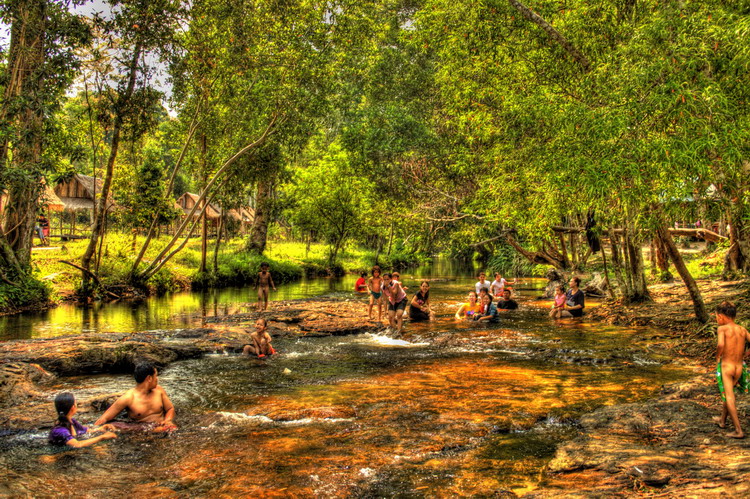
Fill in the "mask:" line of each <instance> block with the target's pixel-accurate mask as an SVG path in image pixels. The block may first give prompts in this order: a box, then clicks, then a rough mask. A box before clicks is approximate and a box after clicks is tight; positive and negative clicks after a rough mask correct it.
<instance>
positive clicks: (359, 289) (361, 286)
mask: <svg viewBox="0 0 750 499" xmlns="http://www.w3.org/2000/svg"><path fill="white" fill-rule="evenodd" d="M366 277H367V272H362V273H361V274H360V275H359V279H357V282H355V283H354V292H355V293H367V280H366Z"/></svg>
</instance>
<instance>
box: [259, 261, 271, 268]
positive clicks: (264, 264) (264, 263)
mask: <svg viewBox="0 0 750 499" xmlns="http://www.w3.org/2000/svg"><path fill="white" fill-rule="evenodd" d="M268 266H269V265H268V262H261V264H260V268H263V267H268Z"/></svg>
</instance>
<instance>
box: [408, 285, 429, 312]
mask: <svg viewBox="0 0 750 499" xmlns="http://www.w3.org/2000/svg"><path fill="white" fill-rule="evenodd" d="M432 318H433V313H432V311H431V310H430V283H429V282H427V281H422V284H420V285H419V291H417V293H416V294H415V295H414V297H413V298H412V299H411V305H410V306H409V320H411V321H412V322H421V321H429V320H432Z"/></svg>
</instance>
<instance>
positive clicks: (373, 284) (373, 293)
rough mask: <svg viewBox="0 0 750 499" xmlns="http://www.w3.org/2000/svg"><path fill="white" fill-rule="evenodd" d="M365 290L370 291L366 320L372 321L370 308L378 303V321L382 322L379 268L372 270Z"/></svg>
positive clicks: (381, 291)
mask: <svg viewBox="0 0 750 499" xmlns="http://www.w3.org/2000/svg"><path fill="white" fill-rule="evenodd" d="M367 289H369V290H370V306H369V307H368V309H367V318H368V319H370V320H372V306H373V305H375V302H378V320H379V321H380V320H383V298H382V297H383V279H382V278H381V277H380V267H378V266H377V265H375V266H374V267H373V268H372V277H370V280H369V281H367Z"/></svg>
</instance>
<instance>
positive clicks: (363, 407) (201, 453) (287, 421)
mask: <svg viewBox="0 0 750 499" xmlns="http://www.w3.org/2000/svg"><path fill="white" fill-rule="evenodd" d="M403 274H404V279H403V280H404V282H405V284H406V285H407V286H409V288H410V294H411V293H412V292H413V291H415V290H416V289H417V288H418V285H419V280H420V279H421V278H422V277H429V278H430V279H431V301H432V302H433V306H434V308H435V309H436V312H437V319H436V320H435V321H433V322H431V323H426V324H407V326H406V332H405V334H404V336H403V337H402V338H399V339H392V338H389V337H386V336H379V335H371V334H365V335H353V336H346V337H328V338H295V339H278V340H275V341H274V345H275V347H276V349H277V350H278V351H279V352H280V355H278V356H275V357H274V358H272V359H269V360H267V361H261V360H257V359H248V358H242V357H240V356H236V355H223V354H217V355H211V356H208V357H204V358H202V359H197V360H190V361H182V362H177V363H174V364H172V365H170V366H168V367H167V368H165V369H164V370H163V371H162V372H161V373H160V383H161V384H162V386H164V388H165V389H166V390H167V392H168V393H169V394H170V396H171V398H172V400H173V402H174V403H175V406H176V408H177V414H178V416H177V423H178V424H179V426H180V429H179V430H178V431H177V432H175V433H174V434H172V435H170V436H164V435H159V436H155V435H144V434H124V435H121V436H120V438H118V439H117V440H114V441H110V442H107V443H105V444H99V445H97V446H94V447H92V448H88V449H82V450H77V451H62V452H61V451H60V450H58V449H54V448H52V447H50V446H49V445H47V443H46V440H45V437H46V432H45V431H35V432H13V431H9V432H7V433H6V434H5V435H4V437H3V438H2V441H1V443H0V467H1V468H2V469H3V470H4V471H0V494H11V495H24V494H28V495H52V494H70V495H73V494H75V495H93V496H105V495H110V496H121V495H126V494H127V495H156V496H196V495H198V496H208V495H211V496H214V495H226V496H230V495H231V496H250V495H252V496H257V497H393V496H399V497H455V496H493V495H498V494H501V493H502V492H503V491H512V492H514V493H517V494H522V493H524V492H527V491H530V490H533V488H534V487H536V486H537V485H538V484H539V482H540V480H541V479H543V478H542V474H541V471H542V469H543V466H544V464H545V463H546V462H548V461H549V460H550V459H551V458H552V456H553V455H554V452H555V449H556V447H557V446H558V445H559V443H560V442H563V441H565V440H567V439H569V438H572V437H573V436H575V435H576V433H577V431H578V427H577V425H576V420H577V419H578V418H579V417H580V416H581V415H582V414H584V413H586V412H590V411H592V410H595V409H596V408H597V407H601V406H603V405H609V404H616V403H623V402H632V401H638V400H642V399H644V398H646V397H649V396H652V395H653V394H654V393H655V392H656V391H658V389H659V387H660V385H661V384H663V383H666V382H672V381H677V380H680V379H684V378H686V377H687V375H688V374H689V373H688V371H687V369H685V368H684V367H681V366H677V365H674V364H671V363H670V362H669V361H668V359H665V358H663V357H661V356H659V355H657V354H654V353H653V352H652V351H651V350H650V348H649V337H650V336H651V335H653V334H658V332H657V331H649V330H646V329H642V330H635V329H632V328H621V327H611V326H605V325H601V324H598V323H592V322H588V321H585V320H584V321H583V322H572V321H568V322H565V321H562V322H558V323H555V322H553V321H550V320H549V319H548V318H547V316H546V312H547V309H548V306H549V302H547V301H540V300H537V299H536V298H537V297H538V296H539V295H540V294H541V288H542V287H543V285H544V282H543V281H541V280H538V279H522V280H521V282H520V283H519V284H517V285H516V286H515V290H516V292H517V294H518V296H517V299H518V301H519V303H520V305H521V308H520V310H518V311H516V312H510V313H506V314H505V315H504V316H503V319H502V320H501V322H500V324H498V325H490V326H477V325H475V324H468V323H459V324H456V322H455V321H454V320H453V319H452V315H453V313H455V310H456V307H457V305H458V303H459V301H460V300H461V299H462V297H463V296H465V294H466V291H467V290H468V289H469V288H471V287H472V284H473V282H474V281H475V279H473V278H472V277H471V274H473V269H466V268H460V267H455V266H452V265H445V264H442V266H436V267H432V268H423V269H419V270H418V271H415V272H404V273H403ZM355 279H356V276H347V277H345V278H343V279H316V280H310V281H303V282H299V283H292V284H288V285H283V286H280V287H279V291H278V292H277V293H273V294H272V299H274V300H279V299H297V298H308V297H311V296H316V295H320V294H328V295H333V296H337V297H340V298H341V299H349V300H351V302H350V305H351V306H356V307H362V309H363V312H364V301H363V299H362V298H359V297H354V296H353V293H351V292H350V290H351V289H352V288H353V285H354V280H355ZM249 296H252V290H251V289H250V290H248V289H227V290H221V291H216V292H212V293H180V294H175V295H171V296H168V297H163V298H154V299H150V300H148V301H147V302H145V303H141V304H137V305H135V304H110V305H104V306H101V307H95V308H90V309H88V310H86V311H84V310H82V309H79V308H76V307H72V306H67V305H66V306H62V307H58V308H57V309H54V310H51V311H49V312H46V313H44V314H35V315H28V316H23V317H21V318H18V317H13V318H4V319H3V321H4V323H3V324H1V325H0V326H2V327H3V328H4V330H5V333H4V334H5V338H6V339H9V338H30V337H45V336H56V335H61V334H70V333H80V332H81V331H84V332H85V331H97V332H107V331H139V330H145V329H161V328H185V327H194V326H200V325H201V324H202V320H203V318H204V317H207V316H216V315H226V314H233V313H237V312H245V311H247V310H248V309H249V308H250V307H252V306H253V305H252V304H251V303H248V302H247V299H248V297H249ZM360 302H361V303H360ZM592 304H593V303H592ZM272 305H273V304H272ZM130 386H132V378H131V377H129V376H124V375H99V376H80V377H69V378H60V379H58V380H57V381H56V382H55V384H54V385H53V386H50V387H47V389H48V390H49V398H50V400H52V398H54V395H55V393H57V392H59V391H62V390H70V391H74V392H75V393H76V395H77V397H78V398H79V400H85V399H87V398H89V397H93V396H98V395H102V394H107V393H112V392H119V391H122V390H124V389H126V388H129V387H130ZM93 417H94V415H82V417H81V419H82V420H83V422H84V423H86V422H90V421H91V419H92V418H93ZM39 418H40V419H42V420H44V421H49V423H50V424H51V422H52V420H53V419H54V416H53V411H52V404H51V402H50V411H49V413H48V414H40V415H39Z"/></svg>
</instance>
